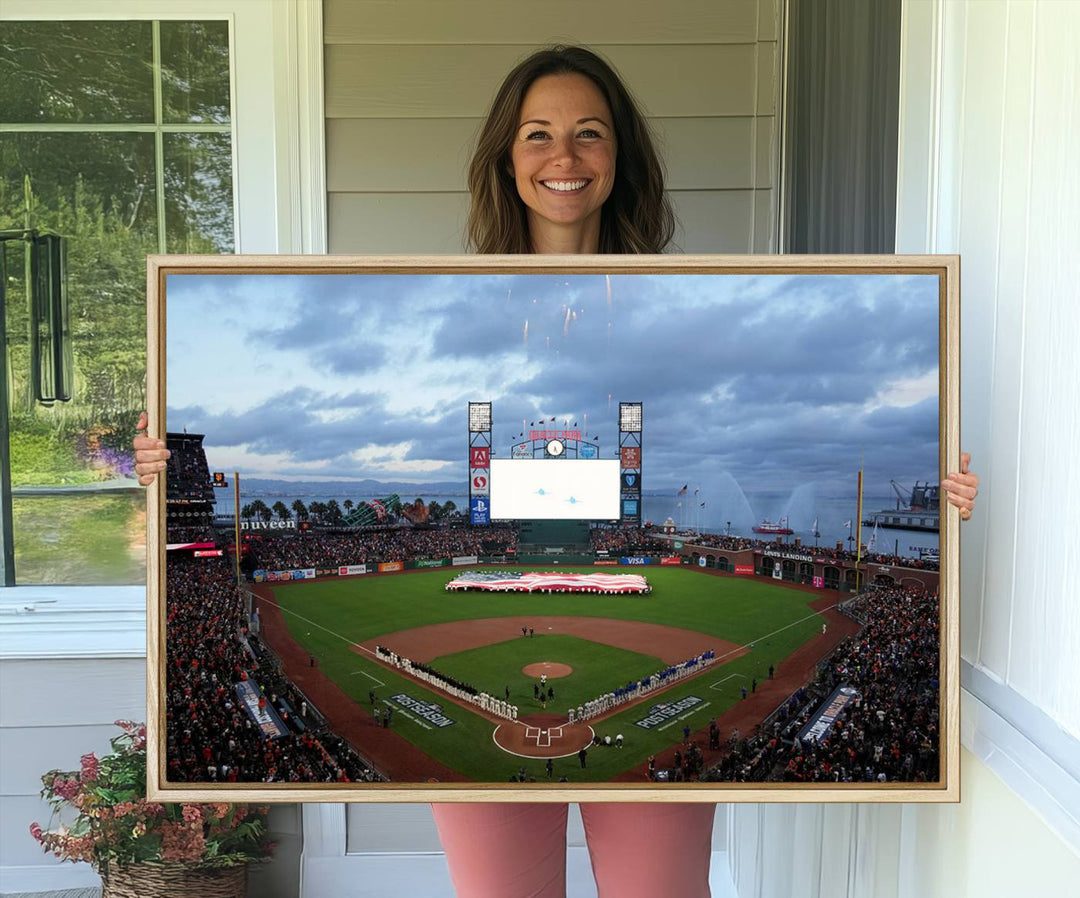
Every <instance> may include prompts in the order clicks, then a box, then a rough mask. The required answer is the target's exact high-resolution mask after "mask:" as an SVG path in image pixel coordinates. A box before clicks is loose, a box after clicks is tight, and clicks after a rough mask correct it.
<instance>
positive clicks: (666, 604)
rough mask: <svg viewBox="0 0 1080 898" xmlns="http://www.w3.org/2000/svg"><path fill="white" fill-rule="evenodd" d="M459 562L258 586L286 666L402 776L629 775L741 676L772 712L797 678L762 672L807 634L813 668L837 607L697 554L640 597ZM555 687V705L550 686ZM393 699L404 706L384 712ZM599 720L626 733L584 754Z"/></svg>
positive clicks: (704, 718) (759, 711)
mask: <svg viewBox="0 0 1080 898" xmlns="http://www.w3.org/2000/svg"><path fill="white" fill-rule="evenodd" d="M488 569H490V568H488ZM529 570H530V571H531V570H559V571H561V572H563V573H567V572H569V571H571V570H580V572H581V573H594V572H595V570H596V569H595V568H581V569H574V568H566V567H559V568H543V567H530V568H529ZM458 573H460V570H459V569H456V570H452V569H450V568H442V569H438V570H433V571H416V572H409V573H403V574H382V575H365V576H358V577H351V578H342V579H332V580H325V581H314V582H297V583H290V584H282V585H275V586H273V587H271V586H268V585H265V584H264V585H262V586H260V587H257V588H256V589H255V593H256V595H257V596H259V597H260V600H261V601H260V607H261V609H262V618H263V628H264V634H265V638H266V640H267V642H268V643H269V644H270V645H271V646H272V647H273V648H274V650H275V651H276V652H277V653H278V655H279V657H282V659H283V661H284V663H285V666H286V671H287V673H288V674H289V675H290V677H291V678H292V679H294V681H296V682H297V683H298V685H300V686H301V688H303V689H305V691H307V692H308V694H309V695H310V696H311V697H312V698H313V700H314V701H315V702H316V704H317V705H318V706H319V707H320V709H321V710H323V712H324V713H325V714H326V715H327V717H328V718H329V720H330V722H331V724H332V726H334V728H335V729H336V730H337V731H338V732H340V733H342V734H343V735H345V736H346V737H347V738H348V739H349V740H350V741H351V742H352V743H353V744H354V745H355V747H356V748H357V750H358V751H359V752H360V753H361V754H362V755H365V756H367V757H370V758H371V759H372V760H373V761H374V762H375V763H376V764H377V765H378V767H379V769H380V770H381V771H382V772H383V773H385V774H386V775H388V776H389V777H390V778H391V779H393V780H396V781H411V782H423V781H428V780H441V781H448V780H455V781H463V780H470V781H475V782H506V781H507V780H508V779H510V778H511V777H513V776H515V775H517V774H518V773H519V772H520V770H521V769H522V768H524V769H525V773H526V775H527V776H528V777H531V778H534V779H535V780H536V781H538V782H545V781H548V779H549V775H548V771H547V769H546V764H547V759H548V758H551V759H552V772H551V776H550V779H553V780H558V779H559V778H560V777H562V776H565V777H567V779H568V780H569V781H570V782H605V781H610V780H613V779H616V778H619V779H623V780H625V779H627V778H628V777H629V775H630V774H631V773H632V772H633V771H635V770H641V769H643V765H644V763H645V761H646V759H647V758H648V756H649V755H657V756H660V755H661V754H662V753H665V752H667V753H668V754H670V750H671V749H672V748H673V747H675V746H677V745H678V744H681V743H682V742H683V738H684V727H689V729H690V730H691V732H693V733H700V732H701V731H702V730H703V729H704V728H706V727H707V726H708V723H709V721H710V719H712V718H716V717H721V718H722V717H723V715H724V714H725V712H729V711H731V710H732V709H735V707H736V706H740V707H742V706H747V705H748V704H749V703H747V702H746V701H744V699H743V695H742V688H743V687H745V688H746V689H747V690H748V691H749V692H750V693H751V695H750V698H751V699H752V700H753V704H754V707H755V712H754V713H755V714H756V715H758V719H760V717H762V716H764V715H765V714H767V713H768V712H769V711H771V710H772V709H773V708H774V707H776V705H778V704H779V703H780V702H781V701H783V699H784V698H786V696H787V694H789V692H790V688H792V687H790V686H789V685H788V684H785V685H784V686H781V684H780V682H779V676H778V677H777V681H769V667H770V666H772V667H774V668H775V669H776V670H777V671H778V673H779V672H785V673H787V674H788V675H789V676H791V675H794V674H795V671H794V669H793V668H794V667H795V665H794V664H793V663H792V660H791V659H792V658H793V656H795V655H796V654H799V653H800V650H803V651H802V652H801V654H800V655H799V664H800V667H801V668H805V667H806V665H807V663H808V662H807V657H806V656H807V653H806V651H805V649H806V648H807V647H808V644H809V643H811V642H813V643H814V653H815V654H816V653H817V652H818V650H819V648H820V653H821V654H824V651H825V650H826V648H827V647H826V646H825V645H821V646H820V647H818V646H817V643H818V642H823V641H824V639H823V633H822V623H823V621H825V620H829V621H832V620H833V612H824V615H823V613H821V612H819V611H816V610H814V609H815V608H817V609H823V607H824V606H823V604H822V600H821V599H822V594H821V592H820V591H814V592H811V591H809V590H806V589H800V588H793V587H789V586H784V585H780V584H774V583H772V582H769V581H765V580H761V579H754V578H750V577H734V576H720V575H714V574H711V573H707V572H704V571H699V570H696V569H689V568H680V567H659V566H657V567H649V568H648V569H640V568H639V569H637V570H636V571H635V573H645V574H646V576H647V577H648V580H649V583H650V584H651V586H652V593H651V594H650V595H647V596H638V595H634V596H616V595H559V594H555V595H536V594H514V593H497V594H492V593H479V592H461V593H448V592H446V591H445V588H444V587H445V585H446V583H447V582H448V581H449V580H451V579H452V578H453V577H454V576H456V575H457V574H458ZM832 601H835V597H834V598H833V599H832ZM812 604H813V606H814V607H811V605H812ZM523 628H524V633H523ZM832 635H833V634H830V638H829V640H828V641H829V643H831V642H832V641H833V638H832ZM836 635H837V636H838V635H839V634H836ZM376 645H379V646H383V647H385V648H388V649H390V650H391V651H393V652H395V653H397V654H399V655H402V656H404V657H407V658H410V659H411V660H413V661H419V662H423V663H424V664H426V665H428V666H429V667H431V668H434V669H435V670H437V671H439V672H440V673H441V674H444V675H447V676H449V677H453V678H454V679H456V680H458V681H461V682H463V683H467V684H469V685H471V686H473V687H475V688H476V689H477V690H479V691H483V692H487V693H489V694H490V695H493V696H495V697H497V698H499V699H503V698H504V697H506V696H507V694H508V695H509V702H510V703H511V704H513V705H516V706H517V707H518V718H519V719H518V720H517V721H510V720H507V719H500V718H498V717H496V716H494V715H490V714H487V713H485V712H484V711H482V710H481V709H480V708H478V707H476V706H475V705H471V704H469V703H467V702H461V701H456V700H455V699H453V698H451V697H450V696H449V695H447V694H446V693H445V692H442V691H440V690H437V689H434V688H431V687H429V686H428V685H427V684H425V683H423V682H421V681H420V680H419V679H417V678H415V677H412V676H409V675H407V674H405V673H403V672H401V671H400V670H397V669H395V668H394V667H392V666H391V665H388V664H386V663H384V661H383V660H381V659H380V658H379V657H378V656H377V654H376V652H375V647H376ZM707 650H711V651H713V652H715V655H716V660H715V662H714V663H713V664H711V665H710V666H708V667H706V668H705V669H704V670H703V671H702V672H701V673H699V674H696V675H694V676H691V677H688V678H685V679H681V680H679V681H678V682H676V683H674V685H672V686H670V687H667V688H664V689H663V690H657V691H653V692H650V693H649V694H648V695H647V696H645V697H644V698H643V699H641V700H639V701H637V702H635V703H633V704H629V705H622V706H620V707H618V708H616V709H615V710H614V711H612V712H610V713H608V714H607V715H600V716H598V717H594V718H591V719H589V720H588V721H586V723H585V724H578V725H575V726H569V725H567V724H566V720H567V711H568V709H570V708H575V709H576V708H577V707H578V706H579V705H582V704H584V703H585V702H586V701H588V700H590V699H593V698H596V697H597V696H599V695H601V694H603V693H607V692H611V691H612V690H614V689H616V688H618V687H621V686H624V685H625V684H627V683H628V682H629V681H633V680H640V679H641V678H644V677H648V676H649V675H651V674H654V673H656V672H658V671H660V670H663V669H665V668H668V667H669V666H671V665H676V664H678V663H680V662H683V661H685V660H687V659H688V658H692V657H694V656H696V655H699V654H701V653H702V652H705V651H707ZM813 660H816V659H815V658H810V661H809V663H810V664H811V665H812V663H813ZM541 674H545V675H546V683H545V685H544V688H543V692H542V693H540V691H539V689H538V688H537V687H538V685H539V682H540V675H541ZM801 675H802V670H800V671H799V676H801ZM755 680H756V682H757V686H758V689H757V690H756V692H755V691H754V690H753V688H752V687H753V685H754V681H755ZM796 685H797V684H796ZM766 686H767V687H770V688H765V687H766ZM549 688H550V689H551V691H552V692H553V697H551V698H549V699H547V700H546V707H545V702H544V700H543V699H542V698H541V694H542V695H544V696H546V695H547V691H548V689H549ZM373 697H374V703H373V702H372V698H373ZM740 703H741V704H740ZM386 708H391V709H392V711H393V713H392V715H391V717H390V720H389V725H388V726H385V727H384V726H383V722H384V721H383V717H384V716H385V709H386ZM747 710H749V709H748V708H747ZM375 712H377V713H378V715H379V716H378V719H376V717H375ZM728 718H730V714H729V715H728ZM594 734H595V735H599V736H600V737H601V738H602V737H604V736H610V737H611V739H612V741H613V742H614V740H615V737H616V736H617V735H619V734H621V735H622V736H623V747H621V748H616V747H614V745H613V746H612V747H610V748H609V747H606V746H603V745H601V746H590V747H589V750H588V752H587V755H586V757H585V766H584V767H582V758H581V757H580V755H579V749H580V748H581V747H583V746H584V745H586V744H587V743H588V742H589V741H590V739H591V737H592V736H593V735H594ZM723 735H724V738H726V737H727V733H726V732H725V733H724V734H723Z"/></svg>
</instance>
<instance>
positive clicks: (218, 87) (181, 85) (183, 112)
mask: <svg viewBox="0 0 1080 898" xmlns="http://www.w3.org/2000/svg"><path fill="white" fill-rule="evenodd" d="M161 98H162V120H163V121H165V122H170V123H175V122H213V123H218V124H225V123H228V121H229V23H228V22H162V23H161Z"/></svg>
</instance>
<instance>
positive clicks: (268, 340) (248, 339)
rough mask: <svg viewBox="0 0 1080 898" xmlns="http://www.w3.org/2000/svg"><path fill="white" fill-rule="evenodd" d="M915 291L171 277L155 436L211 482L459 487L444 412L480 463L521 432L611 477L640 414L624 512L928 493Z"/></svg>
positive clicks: (927, 326) (921, 328) (933, 326)
mask: <svg viewBox="0 0 1080 898" xmlns="http://www.w3.org/2000/svg"><path fill="white" fill-rule="evenodd" d="M937 298H938V288H937V279H936V277H933V276H929V275H909V276H893V275H865V276H854V275H832V274H829V275H685V274H684V275H676V274H663V275H641V274H635V275H612V276H610V277H606V276H605V275H602V274H600V275H578V276H575V275H558V276H549V275H534V274H514V275H487V274H456V275H428V274H410V275H404V274H401V275H374V274H363V275H304V276H291V275H171V276H170V277H169V280H168V286H167V315H168V345H167V350H166V356H167V372H168V373H167V377H168V379H167V385H168V386H167V390H168V411H167V424H168V429H169V430H171V431H178V430H180V429H181V428H185V427H186V428H187V430H188V431H189V432H192V433H204V434H206V447H207V456H208V459H209V461H210V465H211V468H212V469H214V470H226V471H232V470H239V471H241V472H242V473H246V474H247V475H248V476H252V477H275V478H281V479H291V480H334V479H342V480H350V479H363V478H373V479H377V480H403V481H409V482H416V483H424V482H431V481H445V480H458V481H460V482H461V483H462V485H463V491H464V484H465V482H466V466H467V457H466V447H467V403H468V402H469V401H491V402H492V403H493V408H492V415H493V420H494V433H493V446H494V449H495V453H496V456H497V457H509V454H510V445H511V444H512V443H513V442H514V441H515V438H517V436H518V434H519V433H520V432H521V430H522V426H523V422H524V426H525V428H526V429H528V428H529V426H530V423H531V422H534V421H537V422H538V421H539V419H541V418H544V419H550V418H551V417H552V416H554V417H555V418H556V422H557V424H558V425H560V426H561V425H563V424H565V423H566V422H567V421H569V422H570V423H571V424H573V423H577V424H578V425H579V428H580V429H582V430H587V432H588V436H589V437H593V436H598V437H599V443H600V446H601V453H602V455H603V456H604V457H615V454H616V448H617V445H618V423H617V413H618V404H619V402H620V401H624V402H631V401H640V402H643V403H644V421H645V425H644V435H643V444H644V470H643V477H642V480H643V485H644V487H645V489H646V491H651V490H663V489H671V490H673V491H674V490H678V488H679V487H681V486H682V485H683V484H684V483H688V484H691V485H692V486H693V487H695V488H700V489H701V490H702V495H709V494H710V492H715V491H716V490H719V489H723V488H724V485H725V484H730V482H731V479H732V478H734V479H735V480H736V481H737V482H738V483H739V485H740V486H741V487H742V488H743V489H744V490H746V491H747V492H770V491H771V492H790V491H791V490H793V489H797V488H800V487H803V486H806V485H807V484H813V488H814V489H815V490H816V491H817V492H818V493H819V494H823V495H849V494H851V493H852V492H853V480H854V473H855V472H856V471H857V470H858V467H859V463H860V458H864V459H865V467H866V472H867V485H868V486H867V488H868V492H870V493H871V494H873V495H879V496H881V495H886V494H889V493H890V490H889V487H888V482H889V480H890V479H896V480H898V481H900V482H901V483H905V484H910V483H911V482H913V481H915V480H916V479H919V480H926V479H935V478H936V474H937V439H938V400H937V377H938V299H937Z"/></svg>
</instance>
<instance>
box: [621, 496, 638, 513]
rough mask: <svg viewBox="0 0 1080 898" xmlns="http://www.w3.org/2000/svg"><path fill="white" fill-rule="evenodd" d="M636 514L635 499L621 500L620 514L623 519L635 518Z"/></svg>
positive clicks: (636, 504)
mask: <svg viewBox="0 0 1080 898" xmlns="http://www.w3.org/2000/svg"><path fill="white" fill-rule="evenodd" d="M637 513H638V500H637V499H623V503H622V514H623V517H624V518H634V517H637Z"/></svg>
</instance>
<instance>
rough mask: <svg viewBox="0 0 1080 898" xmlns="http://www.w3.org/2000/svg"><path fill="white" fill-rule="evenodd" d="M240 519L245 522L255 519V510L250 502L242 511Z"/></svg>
mask: <svg viewBox="0 0 1080 898" xmlns="http://www.w3.org/2000/svg"><path fill="white" fill-rule="evenodd" d="M240 517H241V518H242V519H243V520H245V521H250V520H251V519H252V518H253V517H255V509H254V508H252V507H251V503H250V502H249V503H248V504H247V505H245V506H243V507H242V508H241V509H240Z"/></svg>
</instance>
